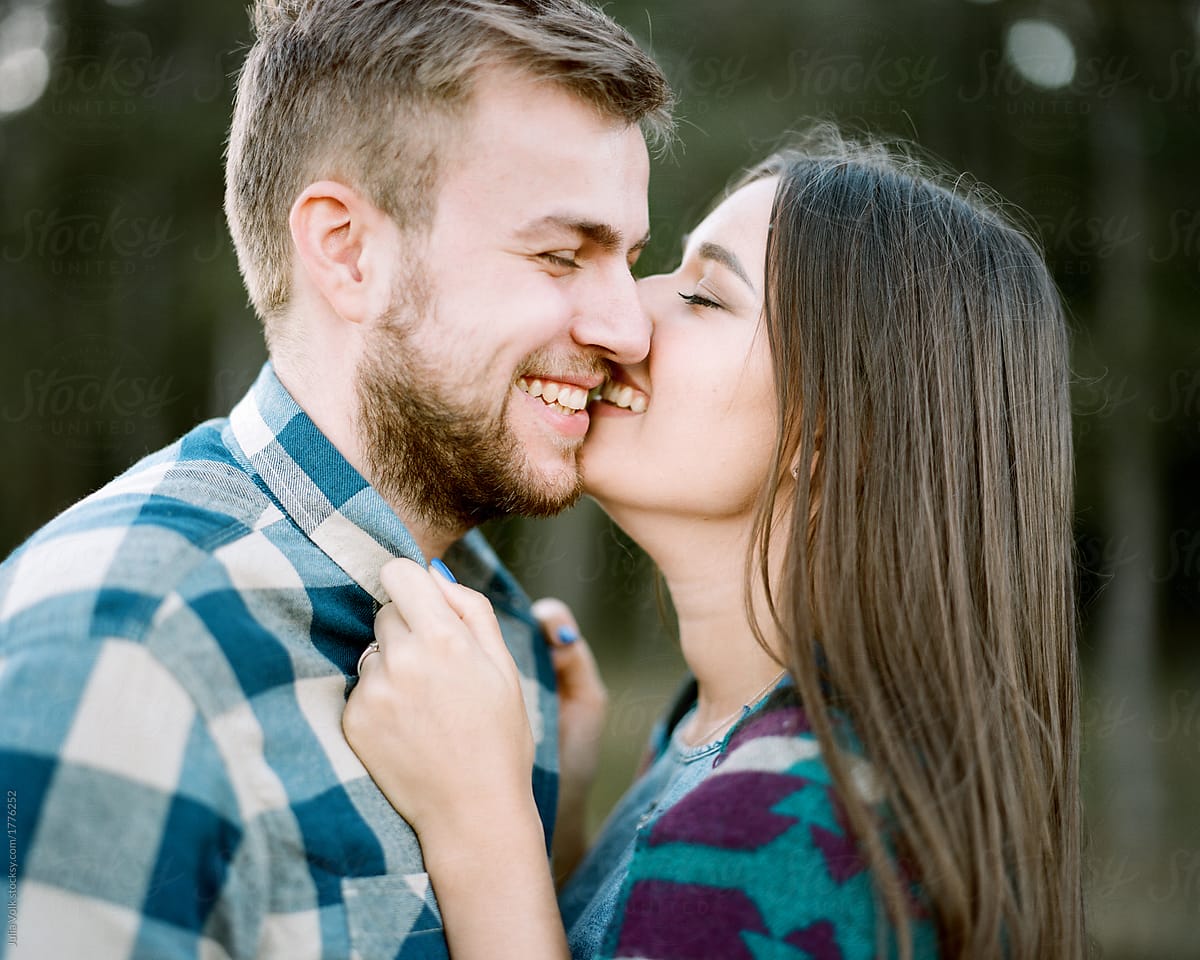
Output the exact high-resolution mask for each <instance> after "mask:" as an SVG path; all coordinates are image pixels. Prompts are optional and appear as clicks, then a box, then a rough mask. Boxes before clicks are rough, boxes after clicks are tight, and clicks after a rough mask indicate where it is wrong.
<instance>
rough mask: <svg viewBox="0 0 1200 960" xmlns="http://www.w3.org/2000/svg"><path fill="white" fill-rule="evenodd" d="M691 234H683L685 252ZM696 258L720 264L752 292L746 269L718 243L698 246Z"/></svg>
mask: <svg viewBox="0 0 1200 960" xmlns="http://www.w3.org/2000/svg"><path fill="white" fill-rule="evenodd" d="M691 236H692V235H691V234H690V233H689V234H685V235H684V238H683V248H684V251H685V252H686V251H687V245H688V240H690V239H691ZM696 256H697V257H699V258H700V259H701V260H712V261H713V262H715V263H719V264H721V266H723V267H728V268H729V269H730V270H731V271H733V273H734V274H735V275H736V276H737V277H738V279H740V280H741V281H742V283H744V284H745V285H746V286H748V287H749V288H750V289H751V290H754V289H755V288H754V284H753V283H751V282H750V276H749V275H748V274H747V273H746V268H745V267H743V266H742V261H741V260H739V259H738V258H737V257H736V256H734V253H733V251H732V250H730V249H729V248H728V247H723V246H721V245H720V244H719V243H712V242H711V241H705V242H704V243H702V244H700V246H699V247H698V248H697V250H696ZM755 292H757V291H755Z"/></svg>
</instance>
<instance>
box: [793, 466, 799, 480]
mask: <svg viewBox="0 0 1200 960" xmlns="http://www.w3.org/2000/svg"><path fill="white" fill-rule="evenodd" d="M792 479H793V480H799V479H800V466H799V465H798V464H797V465H796V466H794V467H792Z"/></svg>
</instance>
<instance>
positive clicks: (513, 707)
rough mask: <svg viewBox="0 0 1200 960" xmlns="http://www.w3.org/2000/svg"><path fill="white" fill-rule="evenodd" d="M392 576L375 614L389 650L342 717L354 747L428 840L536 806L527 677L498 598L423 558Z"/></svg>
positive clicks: (390, 569)
mask: <svg viewBox="0 0 1200 960" xmlns="http://www.w3.org/2000/svg"><path fill="white" fill-rule="evenodd" d="M380 578H381V580H382V581H383V585H384V587H385V589H386V590H387V591H388V595H389V596H391V598H392V602H391V603H389V604H386V605H385V606H384V607H383V608H382V609H381V610H380V611H379V614H378V616H377V617H376V618H375V639H376V641H377V642H378V643H379V653H378V654H375V655H369V656H367V657H366V658H365V659H364V660H363V662H362V666H361V673H360V676H359V681H358V685H357V686H356V687H355V689H354V691H353V692H352V693H351V695H350V699H349V701H348V702H347V704H346V710H345V713H344V714H343V717H342V728H343V730H344V732H345V734H346V739H347V741H348V742H349V743H350V746H351V747H352V748H353V749H354V752H355V753H356V754H358V757H359V759H360V760H361V761H362V762H363V765H364V766H365V767H366V768H367V770H368V772H369V773H370V774H371V776H372V778H373V779H374V780H375V782H376V784H378V785H379V788H380V790H382V791H383V793H384V795H385V796H387V798H388V800H389V801H390V802H391V804H392V805H393V806H394V807H395V808H396V809H397V810H398V811H399V812H400V813H401V814H402V815H403V816H404V818H405V819H406V820H408V822H409V823H410V824H412V826H413V828H414V829H415V830H416V831H417V832H418V833H419V834H422V835H423V836H422V839H423V840H424V835H425V834H427V833H429V832H430V831H434V830H437V831H440V832H444V833H447V834H450V835H453V834H454V833H455V832H456V831H459V830H461V829H465V828H467V827H468V826H472V827H473V826H474V825H476V824H478V823H479V821H483V822H487V821H488V820H489V819H490V818H491V816H492V815H493V814H494V811H495V810H496V808H497V807H504V808H506V809H508V808H511V809H516V808H520V807H523V806H524V805H526V804H531V803H532V787H531V771H532V768H533V756H534V744H533V736H532V733H531V732H530V729H529V719H528V717H527V715H526V713H525V703H524V700H523V698H522V695H521V681H520V674H519V673H518V671H517V667H516V664H515V663H514V662H513V659H512V657H511V656H510V654H509V652H508V649H507V647H505V645H504V638H503V636H502V634H501V632H500V625H499V624H498V623H497V621H496V617H495V614H494V613H493V612H492V607H491V604H490V603H489V602H488V600H487V598H486V597H484V596H483V595H481V594H479V593H476V592H475V591H474V590H470V589H468V588H467V587H464V586H461V585H459V584H455V583H451V582H450V581H449V580H447V579H446V578H445V577H442V576H440V575H439V574H436V573H433V572H431V571H428V570H425V569H424V568H422V567H421V566H420V565H418V564H416V563H414V562H413V561H411V560H393V561H391V562H389V563H388V564H386V565H385V566H384V567H383V570H382V572H381V574H380Z"/></svg>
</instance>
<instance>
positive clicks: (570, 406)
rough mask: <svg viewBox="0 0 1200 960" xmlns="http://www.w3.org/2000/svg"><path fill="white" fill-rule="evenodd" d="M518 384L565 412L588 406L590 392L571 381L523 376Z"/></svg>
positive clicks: (532, 394) (574, 411) (534, 395)
mask: <svg viewBox="0 0 1200 960" xmlns="http://www.w3.org/2000/svg"><path fill="white" fill-rule="evenodd" d="M517 386H518V387H519V388H520V389H522V390H524V391H525V392H526V393H527V394H529V395H530V396H531V397H541V398H542V402H543V403H545V404H546V405H547V406H549V407H557V408H558V409H559V410H560V411H561V412H563V413H578V412H579V411H580V410H582V409H583V408H584V407H586V406H587V402H588V392H587V391H586V390H584V389H583V387H576V386H574V385H573V384H570V383H559V382H558V381H557V380H531V379H530V378H529V377H521V378H520V379H519V380H518V381H517Z"/></svg>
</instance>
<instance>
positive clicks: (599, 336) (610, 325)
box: [572, 264, 651, 364]
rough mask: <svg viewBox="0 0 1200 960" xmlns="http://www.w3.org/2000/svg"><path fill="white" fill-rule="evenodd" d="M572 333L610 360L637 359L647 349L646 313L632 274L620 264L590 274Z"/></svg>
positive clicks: (643, 354)
mask: <svg viewBox="0 0 1200 960" xmlns="http://www.w3.org/2000/svg"><path fill="white" fill-rule="evenodd" d="M586 299H587V301H588V302H587V303H585V305H584V306H583V308H582V309H581V310H580V311H579V313H578V314H577V318H576V322H575V325H574V328H573V329H572V336H573V337H574V339H575V341H576V342H577V343H580V344H582V345H584V346H588V347H592V348H593V349H597V350H599V351H601V352H602V353H603V355H604V357H605V358H606V359H608V360H611V361H613V362H614V363H621V364H633V363H639V362H641V361H642V360H644V359H645V358H646V354H647V353H649V352H650V332H651V323H650V317H649V316H648V315H647V314H646V313H645V312H644V311H643V310H642V305H641V301H640V298H639V295H638V290H637V285H636V282H635V281H634V279H633V275H632V274H630V273H629V270H628V268H627V267H625V265H624V264H622V265H621V266H620V267H617V268H616V269H614V270H611V271H607V272H605V273H604V274H603V275H598V276H597V277H595V278H594V283H593V286H592V289H591V290H590V291H589V293H588V295H587V297H586Z"/></svg>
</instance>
